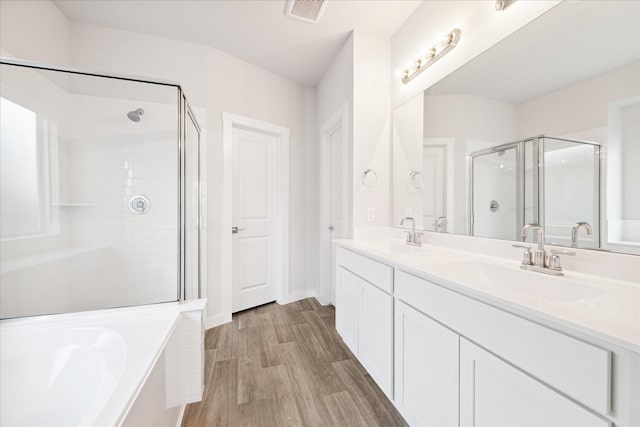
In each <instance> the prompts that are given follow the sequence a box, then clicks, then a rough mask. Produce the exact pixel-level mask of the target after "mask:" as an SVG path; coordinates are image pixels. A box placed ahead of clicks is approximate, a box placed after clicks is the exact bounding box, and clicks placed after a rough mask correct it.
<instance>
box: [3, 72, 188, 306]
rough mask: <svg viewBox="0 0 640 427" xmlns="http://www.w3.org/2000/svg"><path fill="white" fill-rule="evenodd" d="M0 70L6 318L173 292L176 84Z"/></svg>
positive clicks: (169, 297)
mask: <svg viewBox="0 0 640 427" xmlns="http://www.w3.org/2000/svg"><path fill="white" fill-rule="evenodd" d="M0 76H1V80H0V97H1V98H2V99H1V101H2V107H3V108H2V111H1V112H0V115H1V117H2V135H1V139H0V146H1V149H2V156H1V157H2V164H1V165H0V170H1V173H2V180H1V182H0V186H1V190H2V192H1V198H0V206H1V208H2V223H1V224H0V231H1V236H0V246H1V247H0V249H1V250H0V253H1V259H0V265H1V268H0V317H2V318H7V317H19V316H30V315H38V314H50V313H61V312H71V311H80V310H93V309H102V308H110V307H120V306H129V305H138V304H151V303H158V302H166V301H176V300H177V295H178V292H177V289H178V285H179V261H178V260H179V256H180V253H179V245H180V239H179V233H180V227H179V208H180V203H179V182H180V180H179V168H178V165H179V138H180V135H179V121H178V118H179V117H180V111H179V102H178V100H179V94H180V89H179V87H178V86H175V85H170V84H160V83H152V82H143V81H137V80H133V79H124V78H115V77H105V76H97V75H88V74H83V73H80V72H66V71H56V70H53V69H48V68H37V67H36V68H33V67H30V66H19V65H14V64H4V63H3V64H2V65H1V70H0Z"/></svg>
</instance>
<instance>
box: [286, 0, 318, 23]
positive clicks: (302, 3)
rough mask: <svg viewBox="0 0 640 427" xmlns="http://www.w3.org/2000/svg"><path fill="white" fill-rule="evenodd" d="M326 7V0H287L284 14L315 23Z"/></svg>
mask: <svg viewBox="0 0 640 427" xmlns="http://www.w3.org/2000/svg"><path fill="white" fill-rule="evenodd" d="M326 7H327V0H287V8H286V10H285V12H284V14H285V15H287V16H290V17H292V18H296V19H300V20H302V21H305V22H311V23H312V24H317V23H318V21H320V18H321V17H322V12H324V9H325V8H326Z"/></svg>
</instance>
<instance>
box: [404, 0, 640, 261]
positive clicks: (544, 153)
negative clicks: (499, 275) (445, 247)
mask: <svg viewBox="0 0 640 427" xmlns="http://www.w3.org/2000/svg"><path fill="white" fill-rule="evenodd" d="M427 72H428V71H427ZM639 165H640V2H636V1H580V2H575V1H572V2H563V3H561V4H559V5H558V6H556V7H554V8H553V9H551V10H550V11H548V12H547V13H545V14H544V15H542V16H540V17H539V18H537V19H536V20H535V21H533V22H531V23H530V24H529V25H527V26H525V27H524V28H522V29H521V30H519V31H518V32H516V33H514V34H513V35H511V36H510V37H508V38H507V39H505V40H503V41H502V42H500V43H498V44H497V45H495V46H494V47H492V48H491V49H489V50H487V51H486V52H485V53H483V54H481V55H480V56H478V57H476V58H475V59H473V60H472V61H470V62H468V63H467V64H466V65H464V66H463V67H461V68H460V69H458V70H457V71H455V72H454V73H452V74H450V75H449V76H447V77H446V78H444V79H442V80H441V81H439V82H438V83H436V84H435V85H433V86H432V87H430V88H428V89H427V90H426V91H425V92H424V93H422V94H420V95H418V96H416V97H414V98H413V99H411V100H409V101H408V102H407V103H405V104H403V105H401V106H400V107H398V108H397V109H396V110H395V111H394V112H393V165H392V167H393V212H392V217H393V225H394V226H400V221H401V220H402V218H403V217H413V218H415V220H416V225H417V226H419V228H422V229H424V230H428V231H435V232H447V233H455V234H466V235H471V236H478V237H490V238H497V239H505V240H520V230H521V228H522V226H523V225H524V224H527V223H539V224H542V225H543V226H544V227H545V231H546V239H545V240H546V243H548V244H557V245H563V246H573V247H579V248H592V249H598V250H607V251H614V252H623V253H631V254H640V167H639Z"/></svg>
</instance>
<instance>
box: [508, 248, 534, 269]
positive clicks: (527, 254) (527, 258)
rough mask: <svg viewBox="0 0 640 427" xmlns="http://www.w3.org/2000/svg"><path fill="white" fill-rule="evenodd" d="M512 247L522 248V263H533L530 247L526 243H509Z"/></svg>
mask: <svg viewBox="0 0 640 427" xmlns="http://www.w3.org/2000/svg"><path fill="white" fill-rule="evenodd" d="M511 246H513V247H514V248H520V249H524V252H523V253H522V264H523V265H531V264H533V254H532V253H531V247H530V246H526V245H511Z"/></svg>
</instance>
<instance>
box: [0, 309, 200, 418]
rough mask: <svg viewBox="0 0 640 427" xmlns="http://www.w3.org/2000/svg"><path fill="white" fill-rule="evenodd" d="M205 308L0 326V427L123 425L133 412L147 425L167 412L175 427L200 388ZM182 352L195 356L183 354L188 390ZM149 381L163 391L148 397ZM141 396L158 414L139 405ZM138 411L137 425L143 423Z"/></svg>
mask: <svg viewBox="0 0 640 427" xmlns="http://www.w3.org/2000/svg"><path fill="white" fill-rule="evenodd" d="M204 301H205V300H195V301H189V302H187V303H182V304H178V303H167V304H157V305H152V306H141V307H129V308H121V309H110V310H99V311H90V312H83V313H70V314H61V315H53V316H39V317H33V318H26V319H9V320H3V321H1V322H0V407H1V408H2V409H1V410H0V425H1V426H7V427H10V426H11V427H12V426H29V427H37V426H65V427H66V426H120V425H128V424H132V421H131V420H128V418H129V414H130V412H136V409H135V408H136V405H137V406H142V407H144V408H145V410H146V411H150V413H149V414H147V415H148V418H147V419H148V420H150V422H149V423H148V425H157V423H159V422H161V421H158V414H160V415H162V414H164V413H165V412H167V411H169V412H167V414H168V415H167V417H168V419H170V420H169V421H168V424H169V425H170V424H171V423H174V425H175V422H179V420H178V421H176V420H175V419H174V418H176V419H177V418H179V417H180V415H178V414H179V413H180V411H181V409H183V408H184V404H186V403H188V402H190V401H195V399H197V398H198V393H197V392H198V385H199V386H200V392H201V391H202V381H199V382H198V381H194V378H195V379H196V380H197V379H198V378H199V379H200V380H201V379H202V372H201V370H202V360H201V359H198V358H197V356H198V354H197V352H198V350H199V351H200V356H201V351H202V322H201V319H202V317H201V311H202V309H203V307H204ZM185 345H187V346H188V347H189V348H192V349H195V350H192V352H194V354H190V355H187V356H189V357H190V358H189V359H188V361H189V363H191V364H192V365H190V369H191V371H192V372H191V376H190V377H189V378H190V380H189V381H190V382H189V383H185V382H184V381H183V382H181V381H180V377H179V375H177V374H176V372H186V371H189V369H185V366H183V365H182V363H183V362H186V361H185V360H180V357H182V356H183V355H184V353H185V351H184V349H183V348H180V347H182V346H185ZM193 360H196V363H195V364H193ZM159 361H160V362H159ZM178 367H179V368H180V369H176V368H178ZM198 373H199V374H200V375H199V377H198ZM150 377H154V378H156V377H161V383H162V385H164V390H158V389H159V388H160V387H158V384H159V383H158V381H156V380H154V384H153V385H152V386H151V388H153V390H150V391H149V390H146V391H145V383H146V382H147V381H148V380H149V378H150ZM184 390H188V391H189V392H188V393H186V394H185V393H184V392H183V391H184ZM141 396H151V397H150V398H149V397H145V398H144V399H147V400H149V399H150V401H153V402H156V403H155V407H154V406H150V404H149V402H138V400H140V399H141ZM181 396H182V397H184V398H182V399H181ZM200 396H201V393H200ZM158 402H159V403H158ZM181 404H182V408H181V407H180V405H181ZM171 408H173V409H171ZM137 412H138V418H137V421H136V424H139V423H140V422H143V423H144V421H141V420H144V419H145V418H144V414H142V418H141V415H140V413H141V411H139V410H138V411H137ZM151 420H153V421H151ZM145 424H146V423H145Z"/></svg>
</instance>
